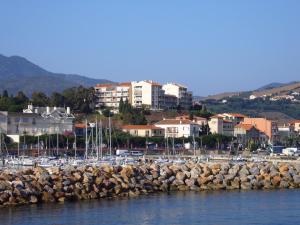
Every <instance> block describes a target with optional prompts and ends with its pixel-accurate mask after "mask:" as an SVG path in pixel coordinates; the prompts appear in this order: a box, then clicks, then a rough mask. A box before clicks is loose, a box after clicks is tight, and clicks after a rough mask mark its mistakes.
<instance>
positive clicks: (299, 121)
mask: <svg viewBox="0 0 300 225" xmlns="http://www.w3.org/2000/svg"><path fill="white" fill-rule="evenodd" d="M295 123H300V120H293V121H292V122H291V124H295Z"/></svg>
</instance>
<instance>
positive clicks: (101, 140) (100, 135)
mask: <svg viewBox="0 0 300 225" xmlns="http://www.w3.org/2000/svg"><path fill="white" fill-rule="evenodd" d="M99 142H100V157H101V158H102V142H103V139H102V121H101V120H100V130H99Z"/></svg>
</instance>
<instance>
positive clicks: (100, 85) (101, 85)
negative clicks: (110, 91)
mask: <svg viewBox="0 0 300 225" xmlns="http://www.w3.org/2000/svg"><path fill="white" fill-rule="evenodd" d="M114 85H115V84H96V87H112V86H114Z"/></svg>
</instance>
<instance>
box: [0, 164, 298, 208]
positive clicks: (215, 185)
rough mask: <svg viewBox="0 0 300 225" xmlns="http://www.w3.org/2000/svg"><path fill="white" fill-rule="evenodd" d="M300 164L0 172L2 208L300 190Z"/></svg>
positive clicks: (127, 167) (112, 167)
mask: <svg viewBox="0 0 300 225" xmlns="http://www.w3.org/2000/svg"><path fill="white" fill-rule="evenodd" d="M299 187H300V165H299V164H298V163H274V164H273V163H271V162H259V163H244V164H229V163H193V162H187V163H185V164H164V165H159V164H140V165H134V166H131V165H126V166H124V167H122V166H110V165H103V166H100V167H96V166H83V167H73V166H69V167H66V168H64V169H61V168H58V167H53V168H48V169H44V168H41V167H37V168H33V169H24V170H20V171H16V172H12V171H9V170H3V171H1V172H0V207H7V206H17V205H26V204H37V203H47V202H65V201H78V200H88V199H101V198H107V199H109V198H115V197H126V198H127V197H129V198H131V197H137V196H139V195H144V194H150V193H157V192H174V191H209V190H250V189H255V190H258V189H265V190H269V189H296V188H299Z"/></svg>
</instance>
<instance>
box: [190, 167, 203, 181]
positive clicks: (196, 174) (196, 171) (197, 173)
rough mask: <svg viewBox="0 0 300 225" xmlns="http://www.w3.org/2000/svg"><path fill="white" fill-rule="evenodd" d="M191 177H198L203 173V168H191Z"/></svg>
mask: <svg viewBox="0 0 300 225" xmlns="http://www.w3.org/2000/svg"><path fill="white" fill-rule="evenodd" d="M190 173H191V178H192V179H197V178H198V177H199V176H200V174H201V169H199V168H197V167H194V168H192V169H191V172H190Z"/></svg>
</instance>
